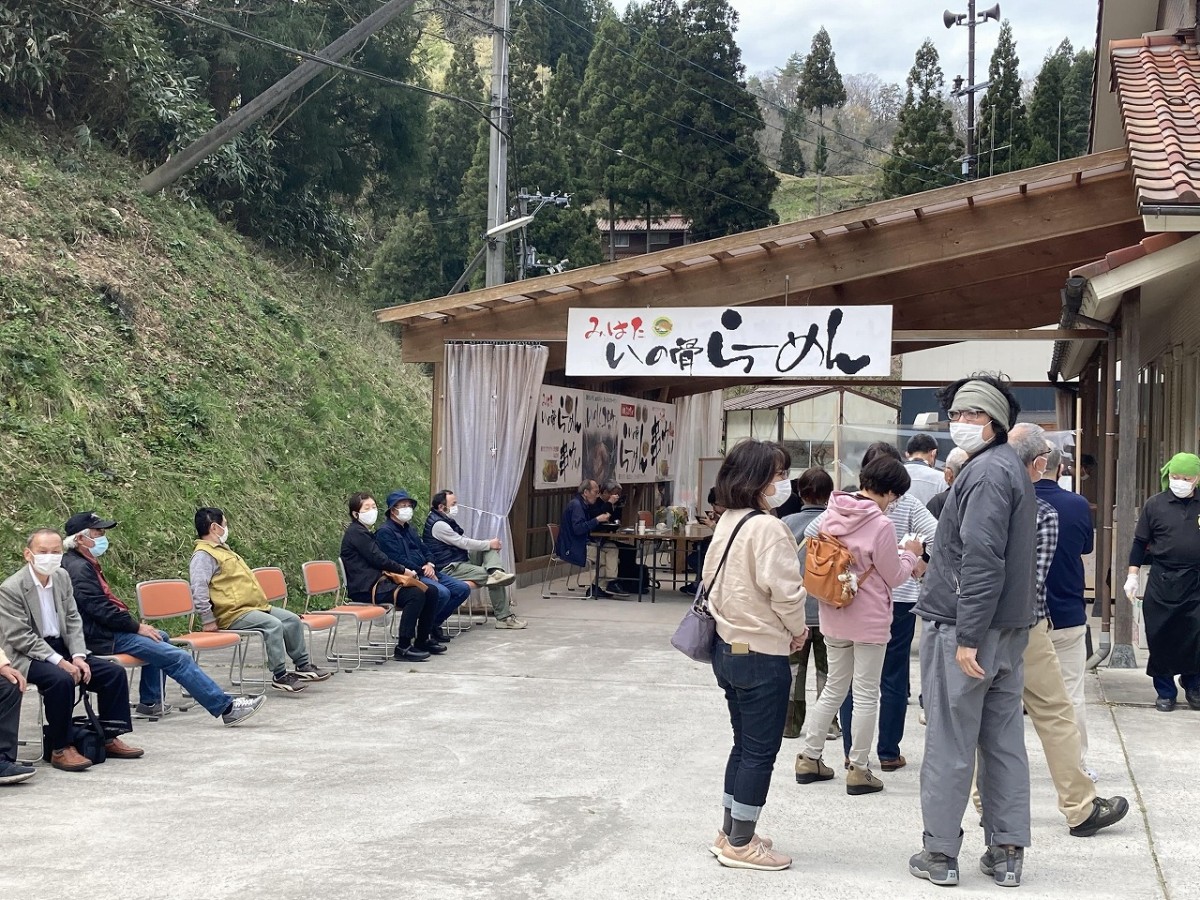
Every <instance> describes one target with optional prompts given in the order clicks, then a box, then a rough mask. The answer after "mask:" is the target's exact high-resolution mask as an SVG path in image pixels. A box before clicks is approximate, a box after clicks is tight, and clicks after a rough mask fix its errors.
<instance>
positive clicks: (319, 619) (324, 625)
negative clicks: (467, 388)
mask: <svg viewBox="0 0 1200 900" xmlns="http://www.w3.org/2000/svg"><path fill="white" fill-rule="evenodd" d="M300 621H302V622H304V623H305V624H306V625H308V627H309V628H311V629H312V630H313V631H328V630H329V629H330V628H332V627H333V626H334V625H336V624H337V616H330V615H325V614H323V613H305V614H304V615H302V616H301V617H300Z"/></svg>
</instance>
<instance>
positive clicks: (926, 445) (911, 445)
mask: <svg viewBox="0 0 1200 900" xmlns="http://www.w3.org/2000/svg"><path fill="white" fill-rule="evenodd" d="M937 448H938V445H937V441H935V440H934V439H933V435H931V434H914V435H913V436H912V437H910V438H909V439H908V445H907V446H906V447H905V448H904V452H905V453H908V454H910V455H911V454H913V453H930V452H932V451H934V450H936V449H937Z"/></svg>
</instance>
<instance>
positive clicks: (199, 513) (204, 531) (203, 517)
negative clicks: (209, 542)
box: [196, 506, 225, 537]
mask: <svg viewBox="0 0 1200 900" xmlns="http://www.w3.org/2000/svg"><path fill="white" fill-rule="evenodd" d="M224 521H225V513H223V512H221V510H220V508H218V507H216V506H202V507H200V508H199V509H198V510H196V537H208V533H209V532H210V531H212V527H213V526H214V525H220V524H221V523H222V522H224Z"/></svg>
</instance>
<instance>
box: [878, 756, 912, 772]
mask: <svg viewBox="0 0 1200 900" xmlns="http://www.w3.org/2000/svg"><path fill="white" fill-rule="evenodd" d="M907 765H908V760H906V759H905V758H904V756H903V755H900V756H897V757H896V758H895V759H881V760H880V761H879V768H881V769H883V771H885V772H895V771H896V770H897V769H903V768H904V767H905V766H907Z"/></svg>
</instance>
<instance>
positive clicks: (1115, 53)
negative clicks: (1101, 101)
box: [1109, 34, 1200, 212]
mask: <svg viewBox="0 0 1200 900" xmlns="http://www.w3.org/2000/svg"><path fill="white" fill-rule="evenodd" d="M1109 49H1110V51H1111V52H1112V65H1113V88H1114V89H1115V90H1116V92H1117V101H1118V103H1119V105H1120V107H1121V117H1122V119H1123V121H1124V123H1125V138H1126V141H1127V142H1128V144H1129V156H1130V161H1131V164H1132V168H1133V176H1134V184H1135V185H1136V186H1137V192H1138V203H1139V205H1140V206H1142V207H1145V206H1151V207H1155V206H1164V207H1170V206H1172V205H1175V206H1179V205H1196V204H1200V52H1198V51H1197V47H1196V43H1195V38H1194V36H1191V35H1187V34H1180V35H1158V34H1156V35H1145V36H1143V37H1140V38H1134V39H1131V40H1123V41H1113V42H1112V43H1111V44H1110V45H1109ZM1169 211H1170V210H1169V209H1168V210H1163V212H1169Z"/></svg>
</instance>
